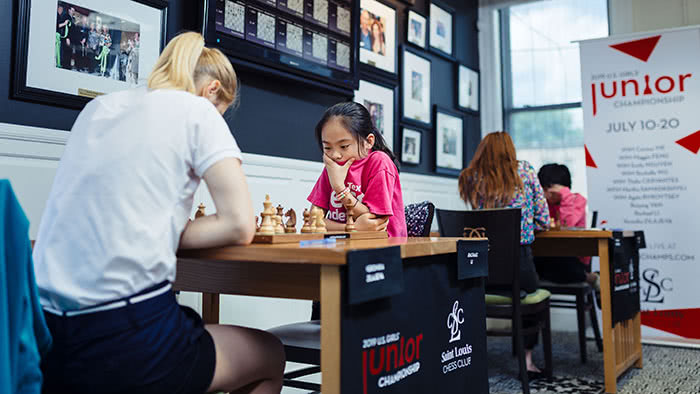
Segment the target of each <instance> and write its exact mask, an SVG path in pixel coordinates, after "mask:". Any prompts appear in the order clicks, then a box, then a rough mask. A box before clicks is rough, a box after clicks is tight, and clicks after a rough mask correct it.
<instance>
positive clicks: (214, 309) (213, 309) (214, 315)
mask: <svg viewBox="0 0 700 394" xmlns="http://www.w3.org/2000/svg"><path fill="white" fill-rule="evenodd" d="M202 320H204V324H219V294H218V293H202Z"/></svg>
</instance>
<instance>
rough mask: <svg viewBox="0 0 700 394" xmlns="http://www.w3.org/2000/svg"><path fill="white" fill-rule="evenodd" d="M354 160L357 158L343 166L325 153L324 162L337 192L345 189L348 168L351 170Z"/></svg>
mask: <svg viewBox="0 0 700 394" xmlns="http://www.w3.org/2000/svg"><path fill="white" fill-rule="evenodd" d="M354 161H355V159H350V160H348V161H346V162H345V164H343V165H342V166H341V165H339V164H338V163H336V162H335V161H333V159H331V158H330V157H328V155H326V154H324V155H323V164H325V165H326V172H328V180H329V181H330V183H331V187H332V188H333V190H335V191H336V192H338V191H339V190H342V189H345V178H346V177H347V176H348V170H350V166H351V165H352V163H353V162H354Z"/></svg>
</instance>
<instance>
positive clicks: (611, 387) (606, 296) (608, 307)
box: [532, 230, 642, 393]
mask: <svg viewBox="0 0 700 394" xmlns="http://www.w3.org/2000/svg"><path fill="white" fill-rule="evenodd" d="M623 236H624V237H625V238H627V237H634V236H635V234H634V232H631V231H630V232H628V231H625V232H623ZM611 237H612V232H610V231H597V230H568V231H566V230H565V231H545V232H540V233H537V234H535V242H534V243H533V244H532V252H533V255H535V256H599V257H600V295H601V297H600V298H601V304H602V305H601V306H602V308H601V309H602V314H603V363H604V365H603V367H604V370H605V392H606V393H616V392H617V378H618V377H619V376H620V375H622V373H624V372H625V371H626V370H627V369H629V368H630V367H632V366H634V367H637V368H642V329H641V314H640V313H639V312H638V313H637V314H636V315H635V317H634V318H632V319H630V320H627V321H623V322H620V323H617V324H615V326H614V327H613V325H612V300H611V294H612V293H611V287H610V284H611V278H610V264H611V262H610V253H609V248H608V242H609V240H610V239H611Z"/></svg>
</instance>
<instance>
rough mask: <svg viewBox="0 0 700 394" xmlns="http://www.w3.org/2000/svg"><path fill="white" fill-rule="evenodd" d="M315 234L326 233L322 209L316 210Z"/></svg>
mask: <svg viewBox="0 0 700 394" xmlns="http://www.w3.org/2000/svg"><path fill="white" fill-rule="evenodd" d="M314 231H315V232H317V233H326V232H327V230H326V222H325V221H324V220H323V209H321V208H317V209H316V227H315V229H314Z"/></svg>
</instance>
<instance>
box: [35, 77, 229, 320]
mask: <svg viewBox="0 0 700 394" xmlns="http://www.w3.org/2000/svg"><path fill="white" fill-rule="evenodd" d="M227 157H234V158H238V159H240V158H241V151H240V149H239V148H238V145H237V144H236V141H235V140H234V138H233V136H232V135H231V132H230V130H229V128H228V126H227V124H226V122H225V121H224V119H223V117H222V116H221V115H220V114H219V112H218V111H217V110H216V108H215V107H214V105H212V104H211V103H210V102H209V101H208V100H206V99H205V98H202V97H197V96H195V95H193V94H190V93H187V92H183V91H177V90H155V91H149V90H147V89H145V88H140V89H133V90H127V91H122V92H117V93H112V94H108V95H106V96H101V97H98V98H96V99H94V100H92V101H91V102H90V103H89V104H88V105H87V106H86V107H85V109H84V110H83V111H82V112H81V113H80V115H79V116H78V119H77V120H76V121H75V124H74V125H73V129H72V131H71V135H70V138H69V140H68V144H67V145H66V149H65V152H64V154H63V157H62V158H61V163H60V165H59V167H58V171H57V173H56V177H55V178H54V183H53V187H52V189H51V193H50V195H49V199H48V202H47V204H46V209H45V211H44V215H43V217H42V219H41V224H40V226H39V234H38V235H37V243H36V245H35V248H34V269H35V272H36V280H37V284H38V286H39V293H40V297H41V303H42V305H43V306H46V307H50V308H53V309H57V310H74V309H78V308H83V307H87V306H91V305H95V304H98V303H102V302H105V301H111V300H114V299H118V298H122V297H127V296H130V295H132V294H134V293H137V292H139V291H141V290H143V289H146V288H148V287H151V286H153V285H155V284H158V283H160V282H163V281H165V280H169V281H173V280H174V279H175V265H176V257H175V252H176V251H177V248H178V244H179V242H180V235H181V234H182V231H183V230H184V228H185V225H186V223H187V220H188V219H189V215H190V213H191V210H192V202H193V201H192V200H193V196H194V192H195V190H196V189H197V187H198V185H199V182H200V180H201V177H202V175H203V174H204V172H205V171H206V170H207V169H208V168H209V167H210V166H211V165H212V164H214V163H216V162H217V161H219V160H221V159H224V158H227Z"/></svg>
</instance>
